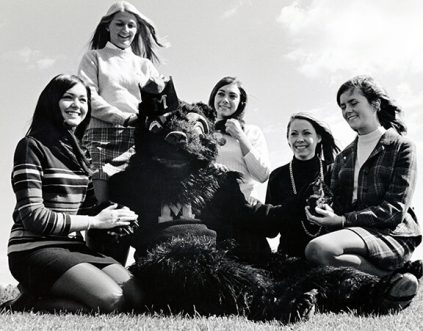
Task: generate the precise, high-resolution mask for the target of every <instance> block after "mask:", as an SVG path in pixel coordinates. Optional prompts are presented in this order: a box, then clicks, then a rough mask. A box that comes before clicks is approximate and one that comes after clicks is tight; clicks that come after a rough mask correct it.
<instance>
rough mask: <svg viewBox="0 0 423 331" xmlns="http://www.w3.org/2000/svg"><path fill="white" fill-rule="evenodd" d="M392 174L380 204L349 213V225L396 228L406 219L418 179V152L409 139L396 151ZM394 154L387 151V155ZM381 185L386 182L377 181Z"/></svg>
mask: <svg viewBox="0 0 423 331" xmlns="http://www.w3.org/2000/svg"><path fill="white" fill-rule="evenodd" d="M395 152H396V153H397V155H396V156H395V163H394V165H393V169H392V177H391V178H390V180H389V184H388V185H387V187H386V191H385V193H384V196H383V199H382V200H381V202H380V203H378V204H375V205H371V206H369V207H368V208H365V209H362V210H358V211H353V212H349V213H346V214H345V217H346V221H345V226H352V225H358V226H367V227H374V228H395V226H397V225H398V224H399V223H401V222H402V221H403V219H404V218H405V215H406V213H407V211H408V209H409V207H410V204H411V200H412V197H413V193H414V188H415V182H416V172H417V165H416V151H415V146H414V144H413V143H411V142H409V141H407V142H404V143H402V144H400V145H399V148H398V149H397V150H396V151H395ZM389 157H392V154H390V153H387V155H386V158H389ZM374 184H375V185H381V184H385V183H381V182H380V179H379V182H376V183H374Z"/></svg>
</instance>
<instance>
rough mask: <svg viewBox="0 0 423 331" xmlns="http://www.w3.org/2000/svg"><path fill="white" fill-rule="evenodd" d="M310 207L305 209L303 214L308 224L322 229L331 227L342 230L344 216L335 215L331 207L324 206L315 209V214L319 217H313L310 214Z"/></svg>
mask: <svg viewBox="0 0 423 331" xmlns="http://www.w3.org/2000/svg"><path fill="white" fill-rule="evenodd" d="M309 209H310V207H309V206H306V207H305V214H306V216H307V219H308V220H309V222H311V223H314V224H317V225H320V226H324V227H333V228H343V227H344V223H345V216H339V215H336V214H335V212H334V211H333V209H332V207H331V206H329V205H327V204H324V205H323V207H322V208H320V207H317V206H316V208H315V211H316V213H318V214H320V215H321V216H314V215H312V214H311V213H310V210H309Z"/></svg>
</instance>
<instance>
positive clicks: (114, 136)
mask: <svg viewBox="0 0 423 331" xmlns="http://www.w3.org/2000/svg"><path fill="white" fill-rule="evenodd" d="M134 131H135V128H124V127H119V128H92V129H88V130H87V131H86V132H85V134H84V137H83V138H82V143H83V144H84V145H85V146H86V148H87V149H88V151H89V153H90V156H91V159H92V166H93V168H94V173H93V175H92V178H93V179H94V180H95V179H102V180H108V179H109V176H108V175H107V174H106V173H105V172H104V170H103V166H104V165H105V164H106V163H108V162H110V161H112V160H113V159H114V158H116V157H118V156H120V155H121V154H123V153H125V152H126V151H128V150H129V149H130V148H131V147H132V146H134V144H135V140H134Z"/></svg>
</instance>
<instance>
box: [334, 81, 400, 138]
mask: <svg viewBox="0 0 423 331" xmlns="http://www.w3.org/2000/svg"><path fill="white" fill-rule="evenodd" d="M354 88H358V89H360V91H361V93H362V94H363V95H364V97H365V98H366V99H367V101H368V102H369V103H370V104H373V105H375V104H376V103H377V102H379V103H380V108H377V118H378V120H379V122H380V124H381V125H382V126H383V127H384V128H385V129H389V128H394V129H395V130H396V131H397V132H398V133H399V134H403V133H406V132H407V127H406V126H405V123H404V122H403V120H402V119H401V118H400V115H401V113H402V109H401V108H400V107H399V106H398V105H397V104H396V102H395V100H394V99H393V98H391V97H390V96H389V95H388V93H387V92H386V90H385V89H384V88H383V87H382V86H381V85H380V84H379V83H378V82H376V81H375V80H374V79H373V78H372V77H370V76H368V75H360V76H356V77H353V78H351V79H350V80H348V81H346V82H345V83H344V84H342V85H341V87H340V88H339V90H338V93H337V94H336V102H337V103H338V106H340V98H341V95H342V94H343V93H345V92H347V91H349V90H351V89H354Z"/></svg>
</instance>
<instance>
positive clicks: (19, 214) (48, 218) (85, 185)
mask: <svg viewBox="0 0 423 331" xmlns="http://www.w3.org/2000/svg"><path fill="white" fill-rule="evenodd" d="M70 140H71V139H70V137H69V133H67V132H62V133H61V134H55V133H52V132H49V133H45V134H44V135H37V137H32V136H27V137H25V138H23V139H22V140H21V141H20V142H19V143H18V145H17V147H16V151H15V156H14V167H13V172H12V186H13V190H14V192H15V195H16V207H15V210H14V212H13V220H14V224H13V226H12V230H11V234H10V239H9V246H8V254H10V253H13V252H20V251H25V250H31V249H35V248H39V247H45V246H54V245H63V244H76V243H77V244H80V243H81V242H83V238H82V235H81V234H80V233H79V232H74V233H70V225H71V219H72V217H71V216H70V215H75V214H86V212H87V211H88V209H90V208H91V207H92V206H93V205H94V203H95V198H94V191H93V187H92V182H91V180H90V178H89V175H88V174H87V173H86V172H85V171H84V170H83V169H82V167H81V166H80V164H79V162H78V160H77V159H76V157H75V155H74V153H73V149H72V147H71V146H72V144H71V141H70Z"/></svg>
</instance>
